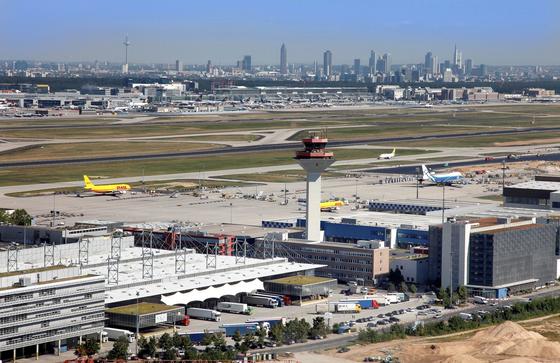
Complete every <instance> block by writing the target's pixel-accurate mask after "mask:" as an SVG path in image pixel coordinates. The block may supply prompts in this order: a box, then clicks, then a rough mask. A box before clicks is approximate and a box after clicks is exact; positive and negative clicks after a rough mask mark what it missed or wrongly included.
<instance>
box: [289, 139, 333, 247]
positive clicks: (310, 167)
mask: <svg viewBox="0 0 560 363" xmlns="http://www.w3.org/2000/svg"><path fill="white" fill-rule="evenodd" d="M302 142H303V145H304V146H305V149H304V150H302V151H296V157H295V159H296V160H297V161H298V163H299V165H301V167H302V168H303V169H304V170H305V171H306V172H307V206H306V208H307V214H306V217H307V222H306V228H305V236H306V238H307V240H308V241H314V242H319V241H321V173H322V172H323V171H325V169H326V168H328V167H329V166H330V165H331V164H332V163H334V162H335V159H334V154H333V153H332V152H328V151H326V150H325V148H326V146H327V142H328V139H327V138H326V137H322V136H316V135H314V136H311V137H309V138H306V139H303V140H302Z"/></svg>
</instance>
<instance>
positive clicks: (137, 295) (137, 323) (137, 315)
mask: <svg viewBox="0 0 560 363" xmlns="http://www.w3.org/2000/svg"><path fill="white" fill-rule="evenodd" d="M139 296H140V291H136V356H138V338H139V336H140V315H139V309H138V298H139Z"/></svg>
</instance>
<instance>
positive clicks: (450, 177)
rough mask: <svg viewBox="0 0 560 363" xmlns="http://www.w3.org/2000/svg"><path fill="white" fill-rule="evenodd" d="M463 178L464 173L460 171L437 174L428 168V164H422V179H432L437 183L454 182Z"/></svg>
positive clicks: (448, 183)
mask: <svg viewBox="0 0 560 363" xmlns="http://www.w3.org/2000/svg"><path fill="white" fill-rule="evenodd" d="M462 179H463V174H461V173H460V172H458V171H452V172H450V173H441V174H436V173H434V172H431V171H429V170H428V168H427V167H426V165H424V164H422V180H423V181H424V180H430V181H432V182H434V183H436V184H447V185H450V184H453V183H456V182H458V181H460V180H462Z"/></svg>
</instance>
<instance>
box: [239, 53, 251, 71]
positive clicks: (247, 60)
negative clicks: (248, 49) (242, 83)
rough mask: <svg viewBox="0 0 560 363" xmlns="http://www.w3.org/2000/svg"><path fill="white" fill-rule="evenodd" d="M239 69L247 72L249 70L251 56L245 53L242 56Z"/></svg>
mask: <svg viewBox="0 0 560 363" xmlns="http://www.w3.org/2000/svg"><path fill="white" fill-rule="evenodd" d="M241 69H242V70H244V71H247V72H251V69H252V66H251V56H250V55H246V56H244V57H243V61H242V62H241Z"/></svg>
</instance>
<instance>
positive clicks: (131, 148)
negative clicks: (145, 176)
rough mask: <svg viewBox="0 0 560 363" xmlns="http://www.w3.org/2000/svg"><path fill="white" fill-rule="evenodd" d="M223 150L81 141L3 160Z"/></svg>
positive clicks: (26, 149)
mask: <svg viewBox="0 0 560 363" xmlns="http://www.w3.org/2000/svg"><path fill="white" fill-rule="evenodd" d="M218 147H223V146H222V145H217V144H204V143H188V142H184V143H182V142H177V143H165V142H155V141H154V142H143V141H142V142H141V141H138V142H137V141H131V142H123V141H120V142H110V141H108V142H95V143H94V142H81V143H62V144H43V145H33V146H26V147H23V148H20V149H14V150H8V151H4V152H0V157H1V158H2V160H3V161H5V162H9V161H25V160H51V159H71V158H86V157H103V156H124V155H142V154H163V153H170V152H184V151H193V150H203V149H214V148H218Z"/></svg>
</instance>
